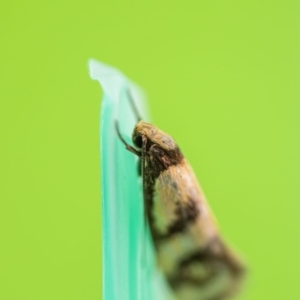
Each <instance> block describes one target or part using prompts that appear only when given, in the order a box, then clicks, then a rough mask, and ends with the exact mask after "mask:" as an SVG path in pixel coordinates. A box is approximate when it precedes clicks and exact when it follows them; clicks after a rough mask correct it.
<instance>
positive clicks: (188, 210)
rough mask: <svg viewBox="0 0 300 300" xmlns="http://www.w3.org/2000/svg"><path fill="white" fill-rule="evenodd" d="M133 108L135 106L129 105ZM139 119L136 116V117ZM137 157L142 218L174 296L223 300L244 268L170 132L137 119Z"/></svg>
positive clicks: (236, 284)
mask: <svg viewBox="0 0 300 300" xmlns="http://www.w3.org/2000/svg"><path fill="white" fill-rule="evenodd" d="M135 110H136V108H135ZM139 119H140V118H139ZM116 131H117V134H118V136H119V138H120V140H121V141H122V142H123V144H124V145H125V147H126V149H127V150H128V151H130V152H132V153H133V154H135V155H137V156H138V157H139V158H140V162H141V175H142V181H143V195H144V208H145V218H146V220H147V223H148V224H149V228H150V232H151V235H152V238H153V243H154V247H155V250H156V254H157V261H158V264H159V266H160V267H161V269H162V271H163V273H164V275H165V277H166V280H167V282H168V283H169V285H170V287H171V290H173V292H174V294H175V296H176V298H177V299H179V300H223V299H228V298H230V296H232V295H234V294H235V293H236V291H237V290H238V289H239V286H240V284H241V281H242V278H243V277H244V276H243V275H244V273H245V268H244V265H243V263H242V262H241V260H240V259H239V258H238V257H237V256H236V255H235V254H234V252H233V251H232V250H231V249H230V248H229V247H228V246H227V245H226V243H225V242H224V241H223V239H222V238H221V236H220V234H219V231H218V228H217V225H216V222H215V219H214V216H213V214H212V212H211V211H210V208H209V206H208V204H207V201H206V199H205V196H204V194H203V192H202V190H201V188H200V186H199V184H198V182H197V180H196V177H195V175H194V173H193V170H192V168H191V167H190V165H189V164H188V162H187V160H186V159H185V157H184V155H183V154H182V152H181V151H180V149H179V147H178V146H177V144H176V143H175V141H174V140H173V138H172V137H171V136H169V135H168V134H166V133H165V132H163V131H161V130H160V129H158V128H157V127H155V126H154V125H152V124H149V123H146V122H144V121H141V120H140V121H139V122H138V123H137V124H136V126H135V128H134V130H133V134H132V142H133V144H134V146H131V145H129V144H128V143H127V142H126V141H125V139H124V138H123V137H122V135H121V133H120V130H119V127H118V123H117V122H116Z"/></svg>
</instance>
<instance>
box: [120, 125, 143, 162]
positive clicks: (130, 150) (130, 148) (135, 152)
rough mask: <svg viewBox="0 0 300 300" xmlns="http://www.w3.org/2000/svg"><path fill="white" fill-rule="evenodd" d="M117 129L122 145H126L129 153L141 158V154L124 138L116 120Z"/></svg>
mask: <svg viewBox="0 0 300 300" xmlns="http://www.w3.org/2000/svg"><path fill="white" fill-rule="evenodd" d="M115 128H116V131H117V134H118V137H119V139H120V140H121V141H122V143H123V144H124V145H125V147H126V149H127V150H128V151H129V152H132V153H133V154H135V155H137V156H138V157H141V155H142V154H141V152H140V151H138V150H136V149H135V148H134V147H132V146H131V145H129V144H128V143H127V142H126V141H125V139H124V138H123V137H122V135H121V133H120V129H119V123H118V121H117V120H115Z"/></svg>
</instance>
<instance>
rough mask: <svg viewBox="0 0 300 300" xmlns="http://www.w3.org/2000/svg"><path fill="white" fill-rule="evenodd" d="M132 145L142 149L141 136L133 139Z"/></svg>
mask: <svg viewBox="0 0 300 300" xmlns="http://www.w3.org/2000/svg"><path fill="white" fill-rule="evenodd" d="M133 143H134V144H135V145H136V146H137V147H138V148H142V146H143V139H142V136H141V135H137V136H136V137H135V138H134V141H133Z"/></svg>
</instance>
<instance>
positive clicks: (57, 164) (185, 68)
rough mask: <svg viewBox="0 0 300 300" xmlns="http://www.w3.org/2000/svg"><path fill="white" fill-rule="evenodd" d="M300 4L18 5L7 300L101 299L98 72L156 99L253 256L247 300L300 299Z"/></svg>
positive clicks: (3, 208)
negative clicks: (90, 65)
mask: <svg viewBox="0 0 300 300" xmlns="http://www.w3.org/2000/svg"><path fill="white" fill-rule="evenodd" d="M299 23H300V3H299V1H296V0H295V1H271V0H269V1H261V0H260V1H251V3H250V1H248V3H247V2H246V1H194V2H188V1H185V2H183V1H151V2H149V1H148V2H147V1H126V2H125V1H110V3H109V2H108V1H102V2H100V1H42V2H41V1H29V2H25V1H2V2H1V4H0V54H1V56H0V122H1V127H0V128H1V133H0V134H1V135H0V136H1V144H0V159H1V161H0V176H1V178H0V243H1V244H0V299H4V300H11V299H14V300H15V299H18V300H20V299H26V300H29V299H30V300H39V299H53V300H54V299H55V300H58V299H59V300H60V299H72V300H75V299H84V300H85V299H91V300H92V299H100V298H101V239H100V237H101V228H100V212H101V208H100V186H99V185H100V175H99V125H98V124H99V109H100V97H101V92H100V89H99V86H98V83H97V82H95V81H92V80H90V78H89V76H88V71H87V60H88V58H90V57H94V58H97V59H99V60H101V61H103V62H105V63H108V64H111V65H114V66H116V67H118V68H119V69H121V70H122V71H123V72H124V73H125V74H127V75H128V76H129V77H130V78H131V79H133V80H134V81H136V82H138V83H139V84H140V85H141V86H143V87H144V89H145V90H146V92H147V94H148V97H149V103H150V108H151V113H152V117H153V121H154V123H155V124H156V125H157V126H158V127H160V128H161V129H163V130H165V131H166V132H168V133H170V134H171V135H172V136H173V137H174V138H175V139H176V141H177V142H178V143H179V145H180V147H181V149H182V150H183V152H184V153H185V155H186V156H187V158H188V159H189V161H190V163H191V164H192V166H193V167H194V170H195V172H196V174H197V176H198V178H199V180H200V182H201V184H202V187H203V189H204V191H205V192H206V195H207V197H208V199H209V202H210V204H211V206H212V208H213V210H214V212H215V215H216V216H217V218H218V220H219V223H220V227H221V230H222V232H223V233H224V234H225V236H226V237H227V238H228V240H229V241H231V242H232V243H233V244H234V245H235V246H236V248H237V249H239V251H240V253H242V254H243V256H244V257H245V259H246V261H247V263H248V265H249V269H250V272H249V276H248V277H249V278H248V281H247V284H246V288H245V292H244V294H243V296H242V297H240V298H241V299H255V300H260V299H261V300H265V299H272V300H274V299H299V298H300V285H299V269H300V259H299V252H300V242H299V235H300V218H299V213H300V203H299V202H300V201H299V196H300V189H299V179H300V159H299V152H300V143H299V132H300V118H299V116H300V104H299V97H300V85H299V80H300V71H299V70H300V60H299V53H300V41H299V32H300V31H299V29H300V24H299Z"/></svg>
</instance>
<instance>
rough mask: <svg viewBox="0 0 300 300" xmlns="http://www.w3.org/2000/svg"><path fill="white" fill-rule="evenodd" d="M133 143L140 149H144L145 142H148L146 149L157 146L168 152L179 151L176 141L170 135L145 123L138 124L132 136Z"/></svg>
mask: <svg viewBox="0 0 300 300" xmlns="http://www.w3.org/2000/svg"><path fill="white" fill-rule="evenodd" d="M132 141H133V143H134V145H135V146H136V147H137V148H139V149H141V148H142V147H143V141H144V142H146V148H149V147H150V146H151V145H153V144H155V145H157V146H158V147H160V148H161V149H163V150H167V151H170V150H176V149H177V145H176V143H175V141H174V140H173V139H172V138H171V137H170V136H169V135H168V134H166V133H164V132H163V131H161V130H159V129H158V128H157V127H156V126H154V125H152V124H149V123H146V122H144V121H140V122H138V123H137V124H136V126H135V128H134V130H133V134H132Z"/></svg>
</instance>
